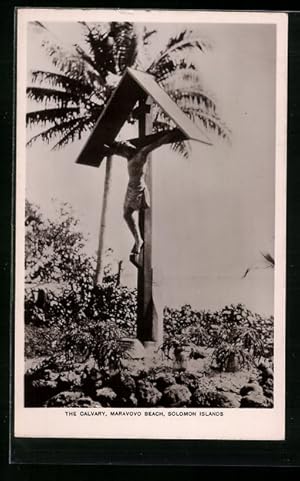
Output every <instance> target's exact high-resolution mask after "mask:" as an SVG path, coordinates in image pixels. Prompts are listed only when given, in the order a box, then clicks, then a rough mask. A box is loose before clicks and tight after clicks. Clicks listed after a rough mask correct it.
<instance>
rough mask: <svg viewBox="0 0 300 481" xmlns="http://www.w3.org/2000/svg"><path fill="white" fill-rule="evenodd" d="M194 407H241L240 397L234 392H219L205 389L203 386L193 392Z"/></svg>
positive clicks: (192, 402) (192, 403)
mask: <svg viewBox="0 0 300 481" xmlns="http://www.w3.org/2000/svg"><path fill="white" fill-rule="evenodd" d="M191 406H192V407H202V408H236V407H239V397H237V396H236V395H234V394H232V393H226V394H225V393H224V392H218V391H216V390H209V391H207V390H205V389H203V387H200V388H198V389H196V391H195V392H194V393H193V397H192V401H191Z"/></svg>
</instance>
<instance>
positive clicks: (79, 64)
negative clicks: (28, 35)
mask: <svg viewBox="0 0 300 481" xmlns="http://www.w3.org/2000/svg"><path fill="white" fill-rule="evenodd" d="M43 47H44V48H45V49H46V51H47V53H48V55H49V57H50V59H51V61H52V63H53V65H54V66H55V67H56V68H58V69H59V70H60V71H61V72H63V74H65V75H67V76H70V77H71V78H75V79H78V80H82V79H87V80H89V81H90V82H91V83H93V81H94V80H98V81H99V72H97V70H95V68H94V67H93V65H91V63H90V62H87V61H86V59H84V58H81V56H80V53H79V52H78V51H77V50H76V46H74V50H73V51H70V50H65V49H63V48H62V47H61V46H60V45H57V44H55V43H52V42H50V41H45V42H43Z"/></svg>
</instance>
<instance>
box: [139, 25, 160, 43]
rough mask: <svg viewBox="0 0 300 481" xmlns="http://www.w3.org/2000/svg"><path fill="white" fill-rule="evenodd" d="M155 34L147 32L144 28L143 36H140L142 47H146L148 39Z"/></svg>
mask: <svg viewBox="0 0 300 481" xmlns="http://www.w3.org/2000/svg"><path fill="white" fill-rule="evenodd" d="M156 33H157V30H147V28H146V27H144V31H143V36H142V40H143V45H148V44H149V39H150V38H151V37H152V36H153V35H155V34H156Z"/></svg>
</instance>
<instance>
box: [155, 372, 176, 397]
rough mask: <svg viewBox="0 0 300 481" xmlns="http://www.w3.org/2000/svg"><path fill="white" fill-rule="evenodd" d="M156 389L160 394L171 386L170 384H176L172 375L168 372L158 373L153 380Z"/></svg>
mask: <svg viewBox="0 0 300 481" xmlns="http://www.w3.org/2000/svg"><path fill="white" fill-rule="evenodd" d="M155 382H156V386H157V389H158V390H159V391H161V392H163V391H164V390H165V388H166V387H168V386H172V384H176V379H175V376H174V375H173V374H171V373H170V372H165V373H162V372H160V373H159V374H158V376H157V377H156V378H155Z"/></svg>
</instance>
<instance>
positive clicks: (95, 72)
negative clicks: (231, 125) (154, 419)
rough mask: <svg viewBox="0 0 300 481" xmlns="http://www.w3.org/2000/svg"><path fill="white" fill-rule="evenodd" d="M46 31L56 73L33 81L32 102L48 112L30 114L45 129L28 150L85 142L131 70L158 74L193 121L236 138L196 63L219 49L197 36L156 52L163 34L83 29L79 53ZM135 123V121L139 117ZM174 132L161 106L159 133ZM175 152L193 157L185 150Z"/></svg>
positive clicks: (187, 34) (117, 27)
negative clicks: (39, 144) (43, 144)
mask: <svg viewBox="0 0 300 481" xmlns="http://www.w3.org/2000/svg"><path fill="white" fill-rule="evenodd" d="M39 26H40V28H41V29H43V30H44V33H45V37H46V38H47V40H45V41H44V42H43V46H44V48H45V49H46V52H47V54H48V55H49V57H50V59H51V62H52V65H53V69H52V70H51V71H43V70H34V71H33V72H32V75H31V80H32V82H31V85H30V86H28V88H27V94H28V98H29V99H30V100H33V101H34V102H35V103H36V105H37V106H39V105H40V106H41V107H42V109H39V108H38V107H37V109H36V110H32V111H31V112H28V114H27V117H26V120H27V125H28V126H29V127H41V128H42V130H40V131H39V132H38V133H36V134H35V135H33V136H32V137H31V138H30V140H29V142H28V145H32V144H33V143H34V142H35V141H36V140H39V139H40V140H42V141H46V142H53V143H54V145H53V148H59V147H62V146H64V145H67V144H68V143H69V142H72V141H74V140H76V139H80V138H81V137H82V135H83V134H84V133H85V132H88V131H90V130H91V129H92V127H93V126H94V125H95V122H96V120H97V119H98V117H99V115H100V114H101V112H102V111H103V109H104V107H105V105H106V103H107V101H108V99H109V97H110V96H111V94H112V93H113V91H114V89H115V88H116V86H117V84H118V82H119V80H120V78H121V76H122V75H123V73H124V72H125V70H126V68H127V67H133V68H136V69H140V70H143V71H146V72H148V73H149V74H152V75H153V76H154V77H155V79H156V81H157V82H158V83H159V84H160V85H161V86H162V87H163V88H164V89H165V91H166V92H167V93H168V94H169V95H170V96H171V98H172V99H174V100H175V101H176V102H177V104H178V105H179V107H180V108H181V109H182V110H183V111H184V112H185V113H186V114H187V115H188V116H189V117H191V118H192V119H193V120H195V121H197V122H199V123H200V124H201V125H202V126H204V127H205V128H206V129H209V130H210V131H212V132H213V131H214V132H216V134H217V135H218V136H221V137H224V138H228V137H229V131H228V129H227V128H226V126H225V124H223V123H222V121H221V119H220V118H219V116H218V113H217V106H216V102H215V100H214V98H213V96H212V95H211V94H209V93H208V92H207V91H206V90H205V89H204V87H203V84H202V82H201V79H200V76H199V73H198V71H197V69H196V66H195V62H194V61H193V58H194V57H193V55H195V54H200V55H204V54H205V53H206V52H207V51H208V50H209V49H210V48H211V47H210V45H209V43H208V42H207V41H205V40H202V39H201V38H200V37H199V35H196V34H195V33H194V32H193V31H188V30H183V31H181V32H179V33H178V34H175V35H174V36H171V37H170V38H169V39H168V40H167V41H166V42H165V44H164V45H163V46H162V48H161V49H160V50H159V51H157V52H156V49H155V47H154V43H153V40H156V44H157V40H158V38H159V37H158V35H159V32H157V31H156V30H153V29H152V30H149V29H148V28H147V27H144V28H143V29H142V30H141V29H138V28H137V26H136V25H135V24H132V23H130V22H122V23H119V22H110V23H108V24H87V23H85V22H81V26H82V29H83V41H82V45H78V44H76V45H74V46H73V47H72V49H67V48H64V47H63V45H62V44H58V43H57V41H55V40H54V39H53V38H51V34H50V32H49V31H48V29H47V28H46V27H45V26H44V25H41V24H39ZM128 121H129V122H134V121H135V120H134V112H133V116H131V117H130V118H129V119H128ZM169 125H170V119H169V118H166V116H165V114H164V113H163V112H162V111H161V110H160V109H159V108H158V107H157V108H156V111H155V116H154V129H155V130H156V131H163V130H166V129H167V128H168V127H169ZM173 147H174V148H175V149H179V150H180V151H181V152H183V153H184V154H185V155H187V152H188V151H187V150H186V149H187V146H186V145H184V144H183V143H177V144H175V145H174V146H173Z"/></svg>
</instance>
